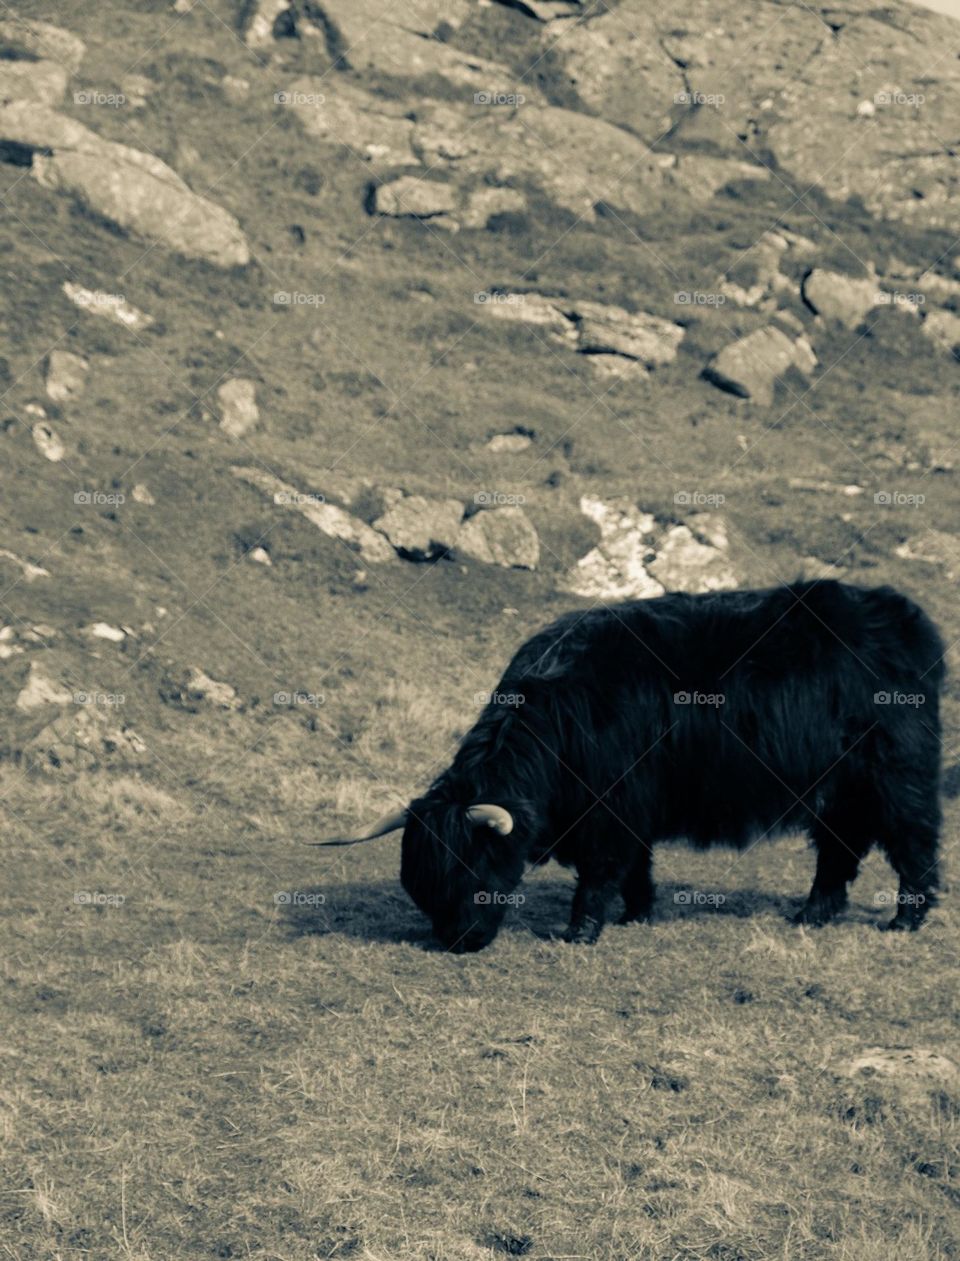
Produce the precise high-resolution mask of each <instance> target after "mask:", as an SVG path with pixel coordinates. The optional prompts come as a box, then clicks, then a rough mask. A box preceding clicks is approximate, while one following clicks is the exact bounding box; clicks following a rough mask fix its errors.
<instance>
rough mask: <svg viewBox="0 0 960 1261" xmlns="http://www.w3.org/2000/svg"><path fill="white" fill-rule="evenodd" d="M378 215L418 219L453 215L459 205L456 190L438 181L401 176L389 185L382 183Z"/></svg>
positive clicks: (376, 198)
mask: <svg viewBox="0 0 960 1261" xmlns="http://www.w3.org/2000/svg"><path fill="white" fill-rule="evenodd" d="M374 206H375V209H376V211H377V213H378V214H381V215H394V216H397V217H403V216H405V215H410V216H412V217H414V218H416V219H430V218H433V217H434V216H435V215H446V214H450V213H451V212H452V211H453V210H455V209H456V206H457V194H456V190H455V189H453V188H451V187H450V186H449V185H448V184H441V183H440V182H439V181H437V180H426V179H420V178H418V177H417V176H416V175H401V177H400V178H399V179H396V180H392V181H391V182H390V183H389V184H381V185H380V187H379V188H378V189H377V190H376V192H375V194H374Z"/></svg>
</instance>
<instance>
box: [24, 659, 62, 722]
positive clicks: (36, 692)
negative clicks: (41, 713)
mask: <svg viewBox="0 0 960 1261" xmlns="http://www.w3.org/2000/svg"><path fill="white" fill-rule="evenodd" d="M72 701H73V693H72V692H71V691H70V689H69V688H67V687H65V686H64V685H63V684H62V683H57V682H55V681H54V680H53V679H51V678H50V677H49V676H48V675H47V674H45V673H44V671H43V670H41V669H40V667H39V666H38V665H37V664H36V663H33V664H32V665H31V666H30V672H29V674H28V675H27V681H26V683H25V684H24V686H23V688H22V689H21V691H20V694H19V695H18V696H17V699H16V702H15V704H16V707H17V709H19V710H22V711H24V712H25V713H30V712H32V711H33V710H35V709H42V708H43V707H44V706H45V705H69V704H70V703H71V702H72Z"/></svg>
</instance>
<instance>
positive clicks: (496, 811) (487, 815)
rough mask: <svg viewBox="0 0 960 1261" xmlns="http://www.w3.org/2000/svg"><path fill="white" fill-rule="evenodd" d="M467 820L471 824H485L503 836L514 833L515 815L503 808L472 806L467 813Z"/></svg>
mask: <svg viewBox="0 0 960 1261" xmlns="http://www.w3.org/2000/svg"><path fill="white" fill-rule="evenodd" d="M467 818H468V819H469V820H470V822H471V823H485V824H486V825H487V827H488V828H493V829H494V831H495V832H499V833H500V835H501V836H506V835H507V834H508V833H509V832H512V831H513V815H512V814H511V813H510V811H509V810H504V808H503V806H488V805H483V804H481V805H479V806H471V807H470V809H469V810H468V811H467Z"/></svg>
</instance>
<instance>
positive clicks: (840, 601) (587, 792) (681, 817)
mask: <svg viewBox="0 0 960 1261" xmlns="http://www.w3.org/2000/svg"><path fill="white" fill-rule="evenodd" d="M943 651H944V649H943V645H942V643H941V641H940V637H939V636H938V634H937V631H936V628H935V627H934V626H933V624H932V623H931V622H930V620H929V619H928V618H927V617H926V616H925V615H924V613H923V612H922V610H921V609H920V608H918V607H917V605H916V604H914V603H912V602H911V601H910V600H909V599H907V598H906V597H905V596H903V595H901V594H899V593H898V592H896V591H894V590H893V589H891V588H889V587H881V588H877V589H874V590H861V589H858V588H855V587H851V586H846V585H844V584H841V583H838V582H813V583H798V584H796V585H793V586H790V587H781V588H777V589H774V590H768V591H739V592H724V593H715V594H708V595H666V596H662V597H660V598H658V599H653V600H641V601H634V602H630V603H625V604H619V605H615V606H610V607H606V608H598V609H594V610H590V611H588V612H576V613H571V614H568V615H567V616H565V617H562V618H561V619H560V620H559V621H557V622H556V623H554V625H552V626H550V627H549V628H547V629H546V630H544V631H541V632H540V633H539V634H537V635H535V636H534V637H533V638H532V639H530V640H529V641H528V642H527V643H525V644H524V645H523V647H522V648H520V650H519V651H518V652H517V654H516V656H515V657H514V658H513V660H512V661H511V662H510V665H509V666H508V667H507V670H506V672H505V674H504V676H503V678H502V679H501V681H500V684H499V686H498V688H497V691H496V693H494V695H493V697H492V699H491V702H490V703H489V704H488V705H487V706H486V708H485V709H484V711H483V713H482V714H481V716H480V718H479V720H478V721H477V723H476V724H475V726H474V727H473V729H472V730H471V731H470V732H469V733H468V734H467V736H466V737H465V738H464V740H463V742H462V744H461V746H460V749H459V751H458V753H457V754H456V757H455V758H454V760H453V763H452V765H451V766H450V767H449V769H448V770H446V771H444V772H443V774H442V775H440V776H439V778H438V779H437V780H436V781H435V782H434V784H433V785H432V786H431V788H430V790H429V791H428V792H427V793H426V794H425V795H424V796H422V797H420V798H418V799H417V800H415V801H413V802H412V803H411V805H410V807H409V809H408V812H407V816H406V826H405V830H404V836H403V857H402V868H401V877H402V881H403V885H404V887H405V888H406V890H407V891H408V893H409V894H410V895H411V897H412V898H413V899H414V901H415V902H416V903H417V905H418V906H419V907H420V908H421V909H422V910H423V911H424V912H425V913H426V914H427V915H428V916H430V918H431V920H432V922H433V926H434V930H435V932H436V934H437V935H438V937H439V938H440V940H441V941H442V942H443V943H444V944H445V945H446V946H447V947H448V948H450V949H453V950H457V951H461V950H477V949H480V948H482V947H483V946H485V945H487V944H488V943H489V942H490V941H491V940H492V939H493V937H494V936H495V935H496V933H497V930H498V928H499V926H500V922H501V919H502V917H503V914H504V911H505V908H506V905H507V904H508V902H507V895H509V894H510V893H511V891H512V890H513V889H514V888H515V887H516V885H517V884H518V882H519V881H520V879H521V877H522V876H523V873H524V870H525V867H526V866H527V864H530V863H542V862H545V861H546V860H547V859H549V858H555V859H556V860H557V861H558V862H560V863H563V864H565V865H568V866H571V867H574V868H575V869H576V871H577V875H578V877H579V880H578V885H577V890H576V894H575V896H574V899H573V910H572V915H571V919H570V927H569V929H568V932H567V936H568V938H569V939H571V940H577V941H593V940H595V939H596V937H597V936H598V934H599V932H600V929H601V928H602V926H603V923H604V920H605V918H606V915H607V912H608V909H609V907H610V905H611V903H612V902H613V900H614V899H615V897H616V895H617V893H620V894H621V895H622V898H623V902H624V904H625V910H624V915H623V920H624V921H630V920H642V919H646V918H647V917H648V916H649V915H650V911H651V908H652V905H653V901H654V886H653V881H652V879H651V856H652V849H653V846H654V844H655V843H656V842H657V841H662V840H666V839H669V838H686V839H687V840H688V841H689V842H690V843H691V844H693V845H695V846H698V847H703V846H707V845H710V844H712V843H714V842H721V843H726V844H730V845H733V846H737V847H739V848H741V849H742V848H744V847H746V846H748V845H750V844H751V843H753V842H754V841H755V840H757V839H758V838H761V837H766V836H773V835H776V834H777V833H778V832H782V831H784V830H786V829H797V828H802V829H806V830H807V831H808V833H809V835H810V837H811V840H812V842H813V844H814V846H815V848H816V852H817V866H816V877H815V879H814V882H813V888H812V889H811V891H810V895H809V897H808V899H807V901H806V904H805V905H804V907H803V909H802V910H801V912H800V914H799V915H798V916H797V919H798V921H800V922H802V923H807V924H822V923H824V922H825V921H826V920H828V919H831V918H832V917H833V916H835V915H836V914H837V913H838V912H839V911H841V910H842V909H843V908H844V906H845V904H846V899H847V885H848V884H849V882H850V881H852V880H853V879H854V877H855V876H856V874H857V869H858V867H859V864H860V860H861V859H862V858H863V857H864V855H865V854H866V853H867V851H868V850H869V848H870V846H871V845H872V844H873V843H877V844H878V845H880V846H881V847H882V848H883V850H884V852H885V853H886V855H887V857H888V858H889V860H890V862H891V864H892V865H893V867H894V870H895V871H896V873H897V876H898V877H899V885H900V894H899V898H898V905H897V911H896V916H895V918H894V919H893V921H892V923H891V924H890V925H889V926H890V927H892V928H897V929H900V928H916V927H918V926H919V924H920V923H921V921H922V920H923V917H924V915H925V913H926V911H927V909H928V907H929V906H930V904H931V902H932V900H933V896H934V891H935V889H936V886H937V847H938V834H939V826H940V809H939V801H938V779H939V766H940V722H939V712H938V710H939V694H940V689H941V686H942V683H943V676H944V669H943V663H942V658H943ZM477 802H484V803H493V804H495V805H499V806H502V807H505V808H506V809H507V810H508V811H509V812H510V815H511V816H512V819H513V825H514V826H513V830H512V831H511V832H510V834H509V835H500V834H498V833H497V832H496V831H494V830H493V829H492V828H490V827H486V826H483V825H482V824H481V825H478V824H476V823H472V822H471V821H470V820H468V818H467V816H466V809H467V808H468V807H469V806H471V805H472V804H473V803H477Z"/></svg>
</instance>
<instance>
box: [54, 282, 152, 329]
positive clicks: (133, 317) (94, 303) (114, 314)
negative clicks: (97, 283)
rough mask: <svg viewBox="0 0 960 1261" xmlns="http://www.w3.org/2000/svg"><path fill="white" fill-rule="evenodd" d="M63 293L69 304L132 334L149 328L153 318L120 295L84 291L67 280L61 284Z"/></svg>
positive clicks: (96, 290)
mask: <svg viewBox="0 0 960 1261" xmlns="http://www.w3.org/2000/svg"><path fill="white" fill-rule="evenodd" d="M63 292H64V293H65V294H66V295H67V297H68V298H69V299H70V301H71V302H75V303H76V305H77V306H78V307H81V308H82V309H83V310H85V311H88V312H89V313H90V314H91V315H96V316H99V317H100V318H101V319H106V320H111V321H112V322H113V323H114V324H120V325H121V326H122V327H123V328H129V329H132V330H133V331H134V332H137V331H139V330H140V329H143V328H149V327H150V325H151V324H152V323H153V317H152V316H150V315H145V314H144V312H143V311H138V310H137V308H136V307H135V306H132V305H131V304H130V303H129V302H128V301H127V300H126V298H125V297H123V295H122V294H119V293H103V292H102V291H101V290H98V289H85V288H84V287H83V285H75V284H73V283H72V282H71V281H69V280H65V281H64V282H63Z"/></svg>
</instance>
